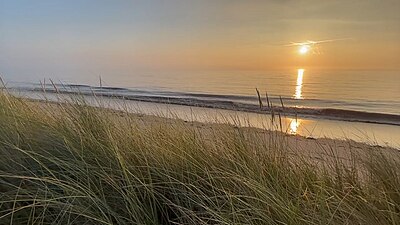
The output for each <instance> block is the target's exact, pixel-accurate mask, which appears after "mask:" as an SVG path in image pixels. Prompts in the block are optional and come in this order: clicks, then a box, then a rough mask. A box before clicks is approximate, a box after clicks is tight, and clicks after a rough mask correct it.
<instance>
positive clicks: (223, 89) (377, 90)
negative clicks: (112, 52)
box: [6, 69, 400, 114]
mask: <svg viewBox="0 0 400 225" xmlns="http://www.w3.org/2000/svg"><path fill="white" fill-rule="evenodd" d="M42 78H43V77H40V78H39V77H35V78H32V77H26V78H25V79H24V77H7V76H6V80H7V81H10V82H13V81H14V82H15V81H17V82H23V81H26V80H28V81H30V82H29V83H28V82H27V83H26V84H22V83H19V84H15V83H11V85H17V86H18V85H19V86H23V85H28V86H29V85H31V84H32V83H36V84H37V83H39V79H42ZM51 78H52V79H53V80H54V81H60V82H62V83H64V84H71V83H72V84H86V85H90V86H99V83H100V82H99V76H98V75H63V76H61V75H60V76H57V75H54V76H52V77H51ZM101 78H102V85H103V86H107V87H121V88H127V90H124V92H127V91H129V90H130V91H133V92H132V93H134V92H135V91H144V92H143V93H142V95H146V94H148V95H156V96H163V95H166V96H169V97H171V96H174V97H188V96H190V97H191V98H198V99H200V100H202V99H205V100H209V99H217V100H218V99H220V100H221V99H224V100H228V101H233V102H235V101H236V102H247V103H253V104H258V102H257V101H256V99H255V98H254V97H256V91H255V88H258V89H259V90H260V93H261V95H262V96H263V97H264V96H265V92H268V95H269V96H270V97H271V100H272V101H274V99H275V103H276V104H280V102H279V96H282V98H283V99H284V104H285V105H289V106H297V107H307V108H335V109H346V110H355V111H365V112H376V113H384V114H400V71H323V70H319V71H318V70H311V69H310V70H307V69H305V70H302V69H293V70H287V71H270V72H254V71H249V72H245V71H244V72H222V71H221V72H176V73H165V72H152V73H149V72H147V73H146V72H142V73H139V72H138V73H134V74H129V75H113V74H102V75H101ZM35 79H36V80H35ZM82 88H83V87H82ZM113 91H118V90H113ZM193 93H195V94H203V95H187V94H193Z"/></svg>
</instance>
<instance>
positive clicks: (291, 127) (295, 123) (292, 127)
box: [289, 119, 301, 134]
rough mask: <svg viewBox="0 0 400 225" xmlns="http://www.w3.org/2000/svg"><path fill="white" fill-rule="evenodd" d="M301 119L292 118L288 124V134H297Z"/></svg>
mask: <svg viewBox="0 0 400 225" xmlns="http://www.w3.org/2000/svg"><path fill="white" fill-rule="evenodd" d="M300 123H301V121H300V120H298V119H292V120H291V121H290V124H289V133H290V134H297V129H298V128H299V126H300Z"/></svg>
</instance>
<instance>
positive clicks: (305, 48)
mask: <svg viewBox="0 0 400 225" xmlns="http://www.w3.org/2000/svg"><path fill="white" fill-rule="evenodd" d="M309 50H310V46H309V45H302V46H300V48H299V53H300V54H302V55H304V54H307V52H308V51H309Z"/></svg>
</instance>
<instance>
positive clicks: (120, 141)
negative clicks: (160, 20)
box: [0, 93, 400, 225]
mask: <svg viewBox="0 0 400 225" xmlns="http://www.w3.org/2000/svg"><path fill="white" fill-rule="evenodd" d="M268 105H269V104H268ZM271 137H272V138H271ZM287 138H288V137H287V136H285V135H271V132H258V131H253V130H249V129H245V128H238V127H234V126H209V127H206V128H199V127H198V126H197V125H196V124H188V123H185V122H184V121H180V120H167V119H160V118H156V117H147V119H146V118H144V119H143V118H142V117H141V116H139V115H135V114H129V113H127V112H117V111H111V110H106V109H99V108H94V107H90V106H88V105H87V104H86V103H85V101H84V100H82V99H81V98H79V97H75V98H72V99H71V100H70V101H69V102H67V103H48V102H47V103H46V102H44V103H33V102H30V101H28V100H24V99H19V98H15V97H11V96H10V95H8V94H7V93H2V94H0V154H1V157H0V224H277V225H278V224H279V225H281V224H377V225H378V224H379V225H380V224H393V225H394V224H400V206H399V205H400V189H399V187H400V179H399V175H400V161H399V154H398V153H397V152H394V153H393V154H392V155H391V156H390V157H389V156H388V154H386V153H385V154H383V153H382V152H381V149H378V148H372V149H362V150H358V151H355V152H354V154H352V158H351V159H340V157H335V156H333V157H329V156H326V158H327V159H329V160H323V159H321V162H315V160H311V159H309V158H307V157H306V156H304V155H301V154H298V155H293V153H294V152H296V151H297V149H294V151H293V149H289V146H288V144H287V143H288V142H287V140H286V139H287ZM332 148H333V147H332ZM289 152H291V153H289ZM332 152H335V150H334V149H332Z"/></svg>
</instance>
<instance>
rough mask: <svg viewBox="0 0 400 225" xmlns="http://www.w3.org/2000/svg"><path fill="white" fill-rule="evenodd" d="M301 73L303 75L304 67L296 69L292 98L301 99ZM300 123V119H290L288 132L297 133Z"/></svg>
mask: <svg viewBox="0 0 400 225" xmlns="http://www.w3.org/2000/svg"><path fill="white" fill-rule="evenodd" d="M303 75H304V69H298V70H297V82H296V89H295V93H294V98H295V99H303V96H302V88H303ZM300 124H301V120H298V119H297V118H296V119H292V120H291V121H290V124H289V133H290V134H297V133H298V131H297V130H298V128H299V126H300Z"/></svg>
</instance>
